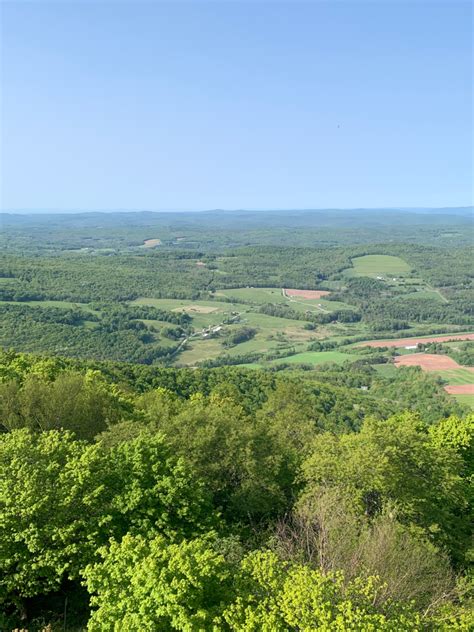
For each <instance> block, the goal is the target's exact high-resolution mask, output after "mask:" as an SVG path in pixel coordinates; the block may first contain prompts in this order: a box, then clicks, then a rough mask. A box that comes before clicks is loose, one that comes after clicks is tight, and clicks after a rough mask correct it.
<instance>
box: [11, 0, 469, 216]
mask: <svg viewBox="0 0 474 632" xmlns="http://www.w3.org/2000/svg"><path fill="white" fill-rule="evenodd" d="M1 12H2V21H1V28H2V45H1V58H2V79H1V88H2V116H1V130H0V131H1V159H2V165H1V168H0V206H1V208H2V209H4V210H14V209H44V210H51V209H58V210H59V209H61V210H63V209H64V210H65V209H77V210H115V209H117V210H120V209H123V210H126V209H140V210H169V209H174V210H191V209H192V210H195V209H220V208H225V209H252V210H260V209H262V210H263V209H286V208H287V209H317V208H326V209H328V208H329V209H334V208H342V209H353V208H390V207H397V208H401V207H407V208H414V207H424V208H426V207H438V208H439V207H457V206H469V205H472V203H473V196H472V143H471V139H472V130H473V125H472V92H471V77H472V26H471V24H472V5H471V3H470V2H465V1H454V2H452V1H451V2H447V1H446V2H437V1H434V2H429V1H428V2H425V1H423V0H419V1H418V0H413V1H412V2H403V3H401V2H390V1H387V2H378V3H363V2H337V3H331V2H298V1H297V2H291V3H290V2H287V3H272V2H240V3H239V2H221V3H217V2H201V1H200V0H197V1H196V2H193V3H186V2H179V3H172V2H156V3H155V2H151V3H133V2H111V3H109V2H105V3H101V2H67V1H66V2H62V3H59V2H56V3H53V2H51V3H50V2H30V3H26V2H20V3H15V2H4V3H2V7H1Z"/></svg>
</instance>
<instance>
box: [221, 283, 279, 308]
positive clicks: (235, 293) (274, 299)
mask: <svg viewBox="0 0 474 632" xmlns="http://www.w3.org/2000/svg"><path fill="white" fill-rule="evenodd" d="M214 295H215V296H226V297H227V298H230V299H235V300H236V301H239V300H242V301H251V302H252V303H258V304H262V305H263V304H264V303H286V302H287V299H286V297H285V296H283V291H282V290H281V289H280V288H275V287H236V288H231V289H228V290H219V291H218V292H215V293H214Z"/></svg>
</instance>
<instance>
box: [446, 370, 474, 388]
mask: <svg viewBox="0 0 474 632" xmlns="http://www.w3.org/2000/svg"><path fill="white" fill-rule="evenodd" d="M438 374H439V375H440V376H441V377H442V378H443V380H446V382H447V383H448V384H452V385H454V386H456V385H459V384H474V372H473V371H469V370H468V369H453V370H452V371H438Z"/></svg>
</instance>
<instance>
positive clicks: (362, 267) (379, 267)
mask: <svg viewBox="0 0 474 632" xmlns="http://www.w3.org/2000/svg"><path fill="white" fill-rule="evenodd" d="M351 263H352V268H346V270H345V271H344V274H345V275H346V276H369V277H373V278H376V277H387V276H390V277H396V276H405V275H407V274H409V273H410V272H411V267H410V266H409V265H408V263H407V262H406V261H404V260H403V259H401V258H400V257H394V256H391V255H365V256H363V257H355V258H353V259H352V260H351Z"/></svg>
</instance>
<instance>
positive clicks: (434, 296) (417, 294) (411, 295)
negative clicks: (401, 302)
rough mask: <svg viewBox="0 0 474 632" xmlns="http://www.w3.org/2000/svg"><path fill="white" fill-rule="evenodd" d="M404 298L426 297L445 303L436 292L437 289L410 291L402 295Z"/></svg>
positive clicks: (416, 298) (417, 298)
mask: <svg viewBox="0 0 474 632" xmlns="http://www.w3.org/2000/svg"><path fill="white" fill-rule="evenodd" d="M403 298H404V299H408V300H419V299H420V298H428V299H431V300H433V301H438V302H439V303H446V299H445V298H444V297H443V296H442V295H441V294H440V292H438V290H425V289H424V290H420V291H419V292H410V293H409V294H404V295H403Z"/></svg>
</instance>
